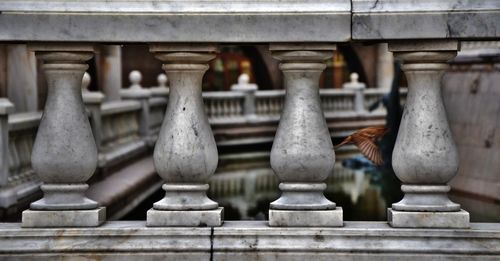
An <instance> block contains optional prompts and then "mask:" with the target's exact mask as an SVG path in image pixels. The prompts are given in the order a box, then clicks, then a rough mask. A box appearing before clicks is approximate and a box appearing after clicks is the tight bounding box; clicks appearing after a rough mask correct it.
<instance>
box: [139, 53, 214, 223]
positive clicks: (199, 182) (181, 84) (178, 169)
mask: <svg viewBox="0 0 500 261" xmlns="http://www.w3.org/2000/svg"><path fill="white" fill-rule="evenodd" d="M150 50H151V52H153V53H155V55H156V57H157V58H158V59H160V60H161V61H163V62H164V64H163V69H164V70H165V72H166V74H167V76H168V78H169V79H170V96H169V103H168V105H167V112H166V115H165V119H164V120H163V124H162V127H161V130H160V134H159V137H158V141H157V143H156V146H155V149H154V162H155V168H156V170H157V172H158V174H159V175H160V176H161V177H162V178H163V180H165V182H166V183H165V184H164V185H163V189H164V190H165V192H166V194H165V198H163V199H162V200H160V201H158V202H156V203H154V205H153V209H151V210H149V211H148V214H147V225H148V226H220V225H222V219H223V217H222V216H223V208H220V207H219V206H218V204H217V202H214V201H212V200H211V199H209V198H208V197H207V195H206V191H207V190H208V187H209V185H208V184H207V183H208V179H209V178H210V176H211V175H212V174H213V173H214V172H215V169H216V168H217V162H218V153H217V146H216V144H215V139H214V137H213V134H212V130H211V129H210V125H209V123H208V118H207V116H206V114H205V111H204V106H203V99H202V94H201V81H202V78H203V75H204V73H205V72H206V70H207V69H208V64H207V63H208V62H209V61H210V60H212V59H213V58H215V52H216V51H217V47H216V46H214V45H152V46H151V47H150ZM193 220H194V221H195V222H194V223H193Z"/></svg>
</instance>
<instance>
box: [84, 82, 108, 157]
mask: <svg viewBox="0 0 500 261" xmlns="http://www.w3.org/2000/svg"><path fill="white" fill-rule="evenodd" d="M91 81H92V79H91V77H90V74H89V73H87V72H85V73H84V74H83V78H82V97H83V103H84V104H85V107H86V108H87V110H88V111H89V113H90V121H91V124H90V126H91V127H92V133H93V134H94V139H95V144H96V146H97V150H98V151H99V150H100V149H101V140H102V133H101V128H102V119H101V104H102V103H103V101H104V99H105V97H104V94H102V92H91V91H89V89H88V87H89V85H90V82H91Z"/></svg>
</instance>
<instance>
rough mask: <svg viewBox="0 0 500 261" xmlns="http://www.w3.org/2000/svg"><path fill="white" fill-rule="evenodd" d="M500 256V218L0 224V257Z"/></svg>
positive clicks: (434, 258)
mask: <svg viewBox="0 0 500 261" xmlns="http://www.w3.org/2000/svg"><path fill="white" fill-rule="evenodd" d="M68 257H71V258H72V259H77V260H88V259H92V258H94V259H99V260H138V259H139V258H141V260H162V258H163V259H164V258H170V259H169V260H180V259H183V260H256V259H258V258H260V259H263V260H313V259H314V260H331V259H332V258H335V257H338V258H342V260H394V258H403V257H404V258H405V259H406V260H436V259H439V258H440V259H453V260H498V259H499V258H500V224H490V223H473V224H471V228H470V229H407V228H399V229H397V228H391V227H390V226H389V225H387V223H386V222H345V224H344V227H340V228H324V227H318V228H307V229H306V228H283V227H269V226H268V225H267V222H266V221H227V222H225V223H224V225H223V226H221V227H216V228H210V227H198V228H178V227H177V228H175V227H158V228H153V227H146V224H145V222H144V221H117V222H107V223H105V224H104V225H102V226H100V227H97V228H66V229H62V228H54V229H40V228H38V229H33V228H20V224H19V223H0V260H38V261H39V260H54V258H56V259H55V260H61V259H63V258H68Z"/></svg>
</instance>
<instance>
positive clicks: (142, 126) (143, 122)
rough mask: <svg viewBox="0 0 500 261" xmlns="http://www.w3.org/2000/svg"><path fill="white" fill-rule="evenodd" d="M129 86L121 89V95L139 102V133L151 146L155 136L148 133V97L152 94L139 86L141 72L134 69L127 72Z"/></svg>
mask: <svg viewBox="0 0 500 261" xmlns="http://www.w3.org/2000/svg"><path fill="white" fill-rule="evenodd" d="M129 80H130V83H131V84H130V87H129V88H128V89H125V90H122V91H121V93H120V94H121V97H122V98H124V99H132V100H138V101H139V102H140V103H141V114H140V116H139V134H140V135H141V137H142V138H143V139H144V140H145V141H146V142H147V144H148V145H149V146H153V144H154V142H155V137H153V136H154V135H152V134H151V133H150V128H149V126H150V118H149V117H150V113H149V99H150V98H151V96H152V93H151V91H150V90H147V89H144V88H142V86H141V80H142V74H141V72H139V71H137V70H134V71H131V72H130V74H129Z"/></svg>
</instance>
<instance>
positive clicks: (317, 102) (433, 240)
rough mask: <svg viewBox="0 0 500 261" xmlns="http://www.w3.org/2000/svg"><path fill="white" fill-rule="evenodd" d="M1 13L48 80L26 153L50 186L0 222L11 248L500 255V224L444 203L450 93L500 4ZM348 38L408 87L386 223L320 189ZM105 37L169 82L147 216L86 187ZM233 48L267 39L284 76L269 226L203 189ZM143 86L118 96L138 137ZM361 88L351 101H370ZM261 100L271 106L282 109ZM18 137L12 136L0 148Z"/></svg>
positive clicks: (269, 255) (39, 252)
mask: <svg viewBox="0 0 500 261" xmlns="http://www.w3.org/2000/svg"><path fill="white" fill-rule="evenodd" d="M0 11H1V14H0V24H2V31H1V33H0V41H2V42H16V43H18V42H23V43H28V46H29V48H30V50H33V51H35V54H36V57H37V58H38V59H39V60H40V61H41V62H42V63H43V65H42V69H43V71H44V73H45V78H46V79H47V84H48V97H47V102H46V106H45V109H44V114H43V117H42V119H41V122H40V124H39V127H38V130H37V134H36V139H35V143H34V145H33V149H32V155H31V165H32V168H33V170H34V171H35V172H36V174H37V175H38V176H39V178H40V180H41V181H42V182H43V184H42V186H41V189H42V191H43V194H44V195H43V198H42V199H40V200H37V201H35V202H32V203H31V205H30V209H28V210H25V211H24V212H23V214H22V222H21V223H14V224H9V223H5V224H0V254H1V255H2V258H3V257H5V259H7V260H15V259H20V258H24V259H28V260H33V259H36V260H52V259H54V258H59V259H65V258H81V259H108V260H117V259H121V260H124V259H128V260H137V259H167V258H170V259H186V260H255V259H278V260H279V259H281V260H288V259H303V260H326V259H331V258H332V257H333V258H340V259H342V258H344V259H365V260H387V259H393V258H406V259H410V260H411V259H413V260H421V259H428V260H431V259H462V260H473V259H474V260H488V259H489V260H496V259H498V258H499V256H500V250H499V249H500V224H498V223H493V224H482V223H470V217H469V213H468V212H467V211H465V210H463V209H461V206H460V205H459V204H457V203H454V202H452V201H451V200H450V199H449V198H448V191H449V190H450V187H449V186H448V185H447V183H448V182H449V181H450V180H451V179H452V178H453V177H454V176H455V175H456V172H457V169H458V166H459V157H458V153H457V149H456V146H455V143H454V141H453V137H452V134H451V131H450V128H449V126H448V123H447V118H446V111H445V108H444V106H443V102H442V97H441V89H440V81H441V78H442V75H443V73H444V71H445V70H446V69H447V68H448V64H447V61H449V60H450V59H452V58H453V57H455V56H456V53H457V50H459V49H460V41H461V40H484V39H498V38H499V37H500V33H499V32H500V30H498V27H499V25H500V22H499V21H500V7H499V5H498V1H496V0H485V1H460V0H439V1H438V0H428V1H424V2H422V4H420V3H419V2H418V3H417V2H416V1H413V0H400V1H391V0H352V1H349V0H335V1H334V0H332V1H314V2H313V1H295V0H283V1H249V0H242V1H226V0H221V1H197V0H194V1H157V2H155V3H154V4H151V3H150V2H149V1H136V2H131V1H124V0H116V1H104V0H103V1H100V0H96V1H93V2H91V3H89V2H86V1H59V0H57V1H56V0H53V1H52V0H49V1H43V2H42V1H32V0H18V1H2V2H0ZM464 21H467V22H464ZM351 40H352V41H357V42H371V41H374V42H386V43H388V44H389V50H390V51H392V52H393V53H394V55H395V58H397V59H399V60H401V61H402V62H403V66H402V69H403V71H404V73H405V75H406V78H407V81H408V88H409V90H408V99H407V102H406V105H405V111H404V113H403V118H402V121H401V125H400V129H399V132H398V137H397V140H396V145H395V148H394V152H393V157H392V164H393V167H394V171H395V173H396V175H397V177H398V178H399V179H400V180H401V181H402V183H403V185H402V187H401V190H402V191H403V192H404V194H405V196H404V198H403V200H401V201H400V202H397V203H395V204H392V206H391V208H388V210H387V211H388V220H387V222H385V223H373V222H344V219H343V209H342V207H341V206H338V205H337V204H336V203H335V202H333V201H331V200H329V199H327V198H326V197H325V196H324V194H323V191H324V190H325V189H326V187H327V185H326V180H327V179H328V177H329V175H330V174H331V173H332V170H333V168H334V166H335V152H334V150H333V145H332V141H331V136H330V133H329V130H328V126H327V124H326V121H325V118H324V115H323V114H322V111H321V107H322V104H321V99H320V95H319V86H318V85H319V84H318V83H319V78H320V75H321V73H322V71H323V70H324V69H325V67H326V64H325V61H326V60H327V59H329V58H330V57H331V56H332V54H333V50H335V49H336V43H346V42H350V41H351ZM100 43H102V44H108V43H115V44H123V43H144V44H148V45H149V50H150V52H151V53H152V54H153V55H155V57H156V58H157V59H159V60H160V61H161V62H162V63H163V66H162V68H163V69H164V70H165V72H166V74H167V76H168V78H169V79H170V94H169V97H168V99H169V101H168V104H167V110H166V114H165V117H164V120H163V124H162V127H161V130H160V132H159V134H158V140H157V142H156V144H155V148H154V154H153V159H154V166H155V169H156V171H157V173H158V175H159V176H160V177H161V178H162V179H163V180H164V182H165V184H164V185H163V189H164V190H165V197H164V198H162V199H161V200H160V201H158V202H156V203H154V204H152V208H151V209H150V210H149V211H147V213H146V216H147V217H146V222H145V223H144V222H106V220H105V212H106V210H105V208H104V207H100V206H99V205H98V204H97V202H95V201H93V200H90V199H88V198H87V197H86V196H85V191H86V190H87V188H88V185H87V181H88V180H89V179H90V178H91V177H92V175H93V173H94V171H95V169H96V167H97V166H98V148H97V146H96V142H95V141H96V138H95V137H94V136H93V132H92V127H91V124H90V122H89V119H88V116H87V114H86V113H85V108H84V105H83V102H82V98H81V97H82V96H81V90H80V88H81V86H80V85H81V80H82V77H83V74H84V72H85V71H86V70H87V69H88V65H87V64H86V63H87V62H88V61H89V60H90V59H92V57H93V56H94V54H95V53H96V52H97V48H96V44H100ZM226 43H231V44H235V43H236V44H241V45H245V44H252V43H259V44H268V48H269V51H270V52H271V54H272V56H273V57H274V58H275V59H277V60H279V61H280V70H281V72H282V73H283V78H284V87H285V89H286V95H285V97H284V101H283V102H282V104H283V105H282V108H283V109H282V113H281V117H280V119H279V121H280V122H279V127H278V129H277V132H276V136H275V138H274V141H273V147H272V150H271V156H270V164H271V167H272V169H273V170H274V172H275V174H276V176H277V177H278V179H279V181H280V184H279V186H278V187H279V189H280V191H281V196H280V197H279V198H278V199H277V200H276V201H274V202H272V203H271V204H270V210H269V220H267V221H262V222H244V221H239V222H224V221H223V208H222V207H220V206H219V205H218V203H217V202H214V201H213V200H211V199H209V198H208V197H207V195H206V192H207V190H208V188H209V185H208V183H209V182H210V179H211V177H212V175H213V173H214V172H215V170H216V168H217V162H218V152H217V147H216V143H215V139H214V136H213V133H212V131H211V127H210V124H209V120H208V117H207V114H206V113H205V106H204V103H203V97H202V92H201V84H202V78H203V75H204V73H205V72H206V71H207V70H208V68H209V62H210V61H211V60H213V59H214V58H215V56H216V53H217V51H218V44H226ZM148 92H149V91H147V90H142V89H141V88H140V87H131V88H130V91H127V93H126V94H122V97H123V98H127V99H128V98H132V97H133V98H134V99H136V100H139V103H140V104H141V105H140V114H141V117H140V118H139V133H140V135H141V136H142V137H149V134H150V133H149V126H150V125H149V122H148V118H147V117H142V116H143V115H149V109H150V107H149V98H150V95H147V94H146V93H148ZM356 97H358V98H356ZM359 97H360V96H359V94H358V95H357V96H356V95H355V98H354V100H355V108H361V106H360V104H362V103H360V102H359V101H360V99H359ZM255 98H256V99H258V97H257V96H256V97H255ZM356 101H357V102H356ZM264 103H265V104H266V105H265V106H268V107H270V109H269V110H276V108H279V107H280V106H281V105H280V104H279V103H278V104H274V102H269V103H267V102H264ZM356 104H357V106H356ZM146 105H147V106H146ZM346 106H347V105H346ZM341 108H345V107H343V106H341ZM270 113H271V112H270ZM3 122H4V123H3V124H4V125H5V124H6V123H5V120H3ZM7 133H8V132H7V131H6V130H5V129H3V130H2V133H1V134H2V142H4V141H5V137H6V136H8V134H7ZM2 166H4V164H2ZM3 168H5V167H3ZM67 227H71V228H67ZM436 228H440V229H436Z"/></svg>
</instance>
